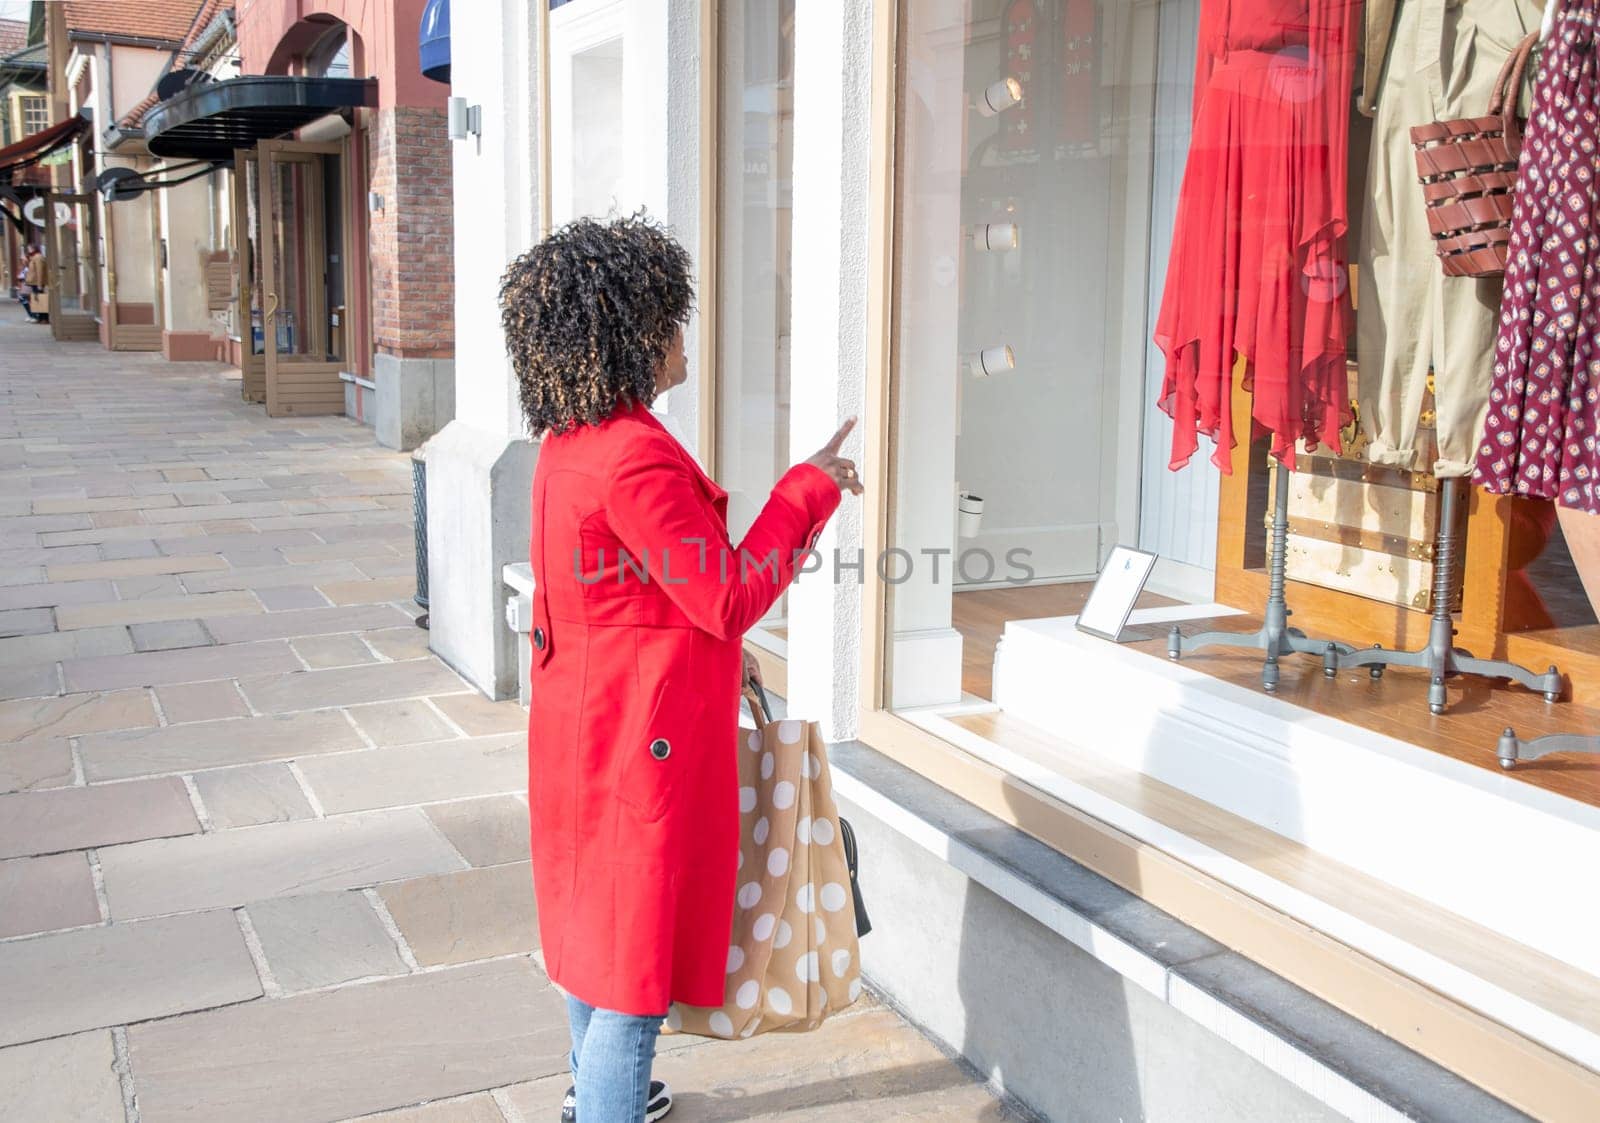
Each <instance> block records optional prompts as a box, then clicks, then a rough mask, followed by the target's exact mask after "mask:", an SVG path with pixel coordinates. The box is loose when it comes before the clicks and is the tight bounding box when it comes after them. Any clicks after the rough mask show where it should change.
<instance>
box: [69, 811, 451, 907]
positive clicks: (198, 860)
mask: <svg viewBox="0 0 1600 1123" xmlns="http://www.w3.org/2000/svg"><path fill="white" fill-rule="evenodd" d="M99 857H100V870H101V876H102V877H103V879H104V882H105V891H106V899H107V901H108V902H109V903H110V907H111V918H112V919H113V920H124V919H131V918H136V917H143V916H160V915H162V914H164V913H171V912H183V911H186V910H194V909H206V908H217V907H221V906H234V905H245V904H249V903H250V902H252V901H262V900H266V899H267V898H269V897H288V896H293V895H295V894H297V893H316V892H323V891H326V890H331V889H359V888H362V887H365V886H369V885H378V884H381V883H383V882H386V881H398V880H400V879H401V878H407V877H422V876H425V875H427V874H435V873H446V872H448V871H450V870H456V869H461V868H462V867H463V865H464V863H463V861H462V859H461V857H460V856H459V855H458V854H456V852H455V850H454V849H452V848H451V847H450V845H449V844H448V843H446V842H445V841H444V839H443V838H442V837H440V835H439V832H438V831H436V830H434V829H433V826H432V824H431V823H429V822H428V819H427V816H425V815H424V814H423V813H422V812H421V811H420V810H419V809H417V808H415V807H407V808H402V809H397V810H392V811H370V812H364V813H361V814H356V815H335V816H332V817H330V818H327V819H303V820H299V821H297V822H292V823H269V824H267V825H266V826H260V827H250V828H248V829H245V830H232V831H217V832H215V833H213V834H203V835H193V836H190V837H188V838H172V839H158V840H155V841H152V842H137V843H133V844H131V845H128V846H112V847H107V848H106V849H104V850H102V851H100V855H99Z"/></svg>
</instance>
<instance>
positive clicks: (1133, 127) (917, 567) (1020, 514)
mask: <svg viewBox="0 0 1600 1123" xmlns="http://www.w3.org/2000/svg"><path fill="white" fill-rule="evenodd" d="M1160 9H1161V5H1157V4H1137V5H1135V4H1119V3H1110V2H1097V0H1010V2H1005V0H972V2H970V3H966V2H958V0H930V2H927V3H914V4H908V5H906V6H905V8H904V13H905V18H904V20H903V22H902V27H901V42H902V43H903V46H904V52H905V57H904V62H903V65H902V67H901V69H900V75H899V78H900V81H901V83H902V89H901V91H900V96H899V102H900V106H901V123H900V132H899V139H900V143H901V145H902V148H901V152H900V154H899V157H898V182H897V184H896V192H897V200H896V214H897V231H896V235H897V244H896V249H895V253H896V285H897V305H896V316H895V329H894V330H895V337H894V341H895V349H896V357H895V370H894V376H893V377H894V385H895V392H894V401H895V413H894V419H893V423H894V425H895V430H896V435H895V438H894V440H893V442H892V447H893V448H894V449H895V456H896V463H895V465H894V470H895V479H894V485H893V487H894V507H893V512H892V515H891V533H892V545H893V546H894V547H896V548H898V549H899V550H902V551H905V554H904V555H900V556H899V558H900V564H899V565H897V567H896V570H895V574H894V580H893V581H892V583H891V587H890V590H889V599H890V605H891V617H890V623H891V628H892V631H893V633H894V641H893V652H892V657H891V659H890V668H889V675H890V695H891V699H892V702H893V704H894V705H895V706H897V707H904V706H912V705H935V704H946V703H953V702H957V701H959V700H960V698H961V696H962V694H963V692H966V693H969V694H980V695H983V696H988V692H989V681H988V670H987V668H988V667H989V666H990V665H992V654H993V647H994V641H995V638H996V637H997V636H998V631H999V627H1000V625H1001V623H1002V622H1003V620H1004V619H1006V618H1019V617H1029V616H1034V617H1037V616H1052V615H1060V614H1062V612H1063V611H1066V609H1065V608H1063V607H1062V606H1063V603H1064V599H1066V600H1070V597H1071V596H1072V595H1073V593H1074V591H1075V590H1076V589H1078V588H1084V589H1086V586H1074V585H1070V584H1067V583H1071V582H1082V581H1085V580H1087V579H1090V578H1092V577H1093V576H1094V575H1095V574H1096V573H1097V572H1098V570H1099V566H1100V562H1101V559H1102V557H1103V556H1104V554H1105V552H1106V551H1108V550H1109V549H1110V548H1111V547H1112V546H1113V545H1115V544H1116V543H1117V542H1118V541H1119V540H1127V541H1133V540H1134V539H1135V537H1136V535H1137V533H1138V528H1137V514H1138V483H1137V471H1136V466H1137V456H1138V451H1139V422H1140V418H1141V416H1142V412H1143V411H1142V394H1141V389H1142V386H1143V380H1144V374H1145V370H1144V366H1145V361H1146V355H1145V342H1144V341H1145V334H1146V332H1145V326H1146V308H1145V305H1146V284H1147V277H1148V263H1149V259H1150V252H1151V251H1150V234H1151V226H1152V221H1151V191H1152V182H1153V178H1152V170H1151V168H1152V162H1151V159H1152V158H1151V152H1152V140H1153V135H1154V130H1155V127H1156V122H1155V105H1156V101H1155V97H1154V88H1155V71H1156V65H1157V61H1156V60H1157V57H1158V52H1157V46H1158V36H1157V22H1158V19H1159V14H1160ZM1182 110H1183V111H1186V110H1187V106H1183V107H1182ZM1024 232H1026V236H1025V237H1024V236H1023V233H1024ZM1130 465H1131V466H1132V470H1123V469H1125V468H1126V467H1127V466H1130ZM958 493H967V494H969V495H972V496H982V497H983V501H982V521H981V523H979V522H978V520H977V518H976V516H975V514H974V513H973V512H971V511H968V512H965V516H966V517H965V518H964V519H962V520H961V523H960V526H961V530H962V532H963V533H962V534H961V535H958V515H959V514H960V513H959V512H958ZM906 557H909V559H910V564H909V565H907V564H905V559H906ZM975 672H976V673H975Z"/></svg>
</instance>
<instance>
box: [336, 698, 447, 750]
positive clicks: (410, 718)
mask: <svg viewBox="0 0 1600 1123" xmlns="http://www.w3.org/2000/svg"><path fill="white" fill-rule="evenodd" d="M345 712H346V713H348V714H349V715H350V717H351V718H352V719H354V721H355V723H356V724H357V725H358V726H360V727H361V731H362V732H363V733H365V734H366V735H367V736H368V737H370V738H371V739H372V742H373V744H375V745H383V746H387V747H396V746H400V745H417V744H421V743H422V742H424V741H448V740H449V739H450V738H452V737H455V736H457V734H456V731H455V728H454V727H453V726H452V725H451V724H450V723H449V722H447V721H446V720H445V719H444V718H443V717H441V716H440V714H439V712H438V711H437V710H435V709H434V708H433V707H432V706H430V705H429V704H428V703H427V701H425V700H424V699H421V698H407V699H402V700H401V701H398V702H372V703H368V704H366V705H362V706H350V707H348V708H347V709H346V710H345Z"/></svg>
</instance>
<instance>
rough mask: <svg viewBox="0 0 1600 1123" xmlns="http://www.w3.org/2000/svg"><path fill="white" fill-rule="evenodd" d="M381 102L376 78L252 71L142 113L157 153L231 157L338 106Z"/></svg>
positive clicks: (192, 88) (146, 133)
mask: <svg viewBox="0 0 1600 1123" xmlns="http://www.w3.org/2000/svg"><path fill="white" fill-rule="evenodd" d="M377 104H378V81H377V79H375V78H295V77H289V76H285V75H279V74H252V75H250V76H248V77H244V78H230V79H228V80H227V81H226V82H206V83H203V84H200V85H196V86H190V87H189V88H188V89H186V90H184V91H183V92H182V93H180V94H178V95H176V96H175V97H171V98H168V99H167V100H166V101H163V102H161V103H160V104H158V105H157V106H156V107H155V108H153V109H151V110H150V111H149V112H148V113H146V114H145V117H144V136H145V143H146V144H147V145H148V146H149V148H150V151H151V153H152V154H153V155H156V156H164V157H172V158H182V159H187V160H228V159H232V157H233V150H234V149H235V148H249V147H251V146H253V145H254V144H255V143H256V142H257V141H258V140H271V139H273V138H275V137H281V136H284V135H285V134H287V133H290V132H293V131H294V130H295V129H298V128H300V127H301V126H303V125H309V124H310V123H311V122H312V121H315V120H316V119H317V118H319V117H324V116H326V115H327V114H329V113H332V112H334V111H335V110H338V109H349V108H353V107H355V106H363V105H365V106H375V105H377Z"/></svg>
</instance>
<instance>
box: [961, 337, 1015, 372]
mask: <svg viewBox="0 0 1600 1123" xmlns="http://www.w3.org/2000/svg"><path fill="white" fill-rule="evenodd" d="M966 363H967V370H968V372H970V373H971V375H972V377H974V378H992V377H993V376H995V375H997V374H1004V373H1005V372H1007V371H1011V370H1015V369H1017V354H1016V352H1015V351H1013V350H1011V346H1010V344H1002V345H1001V346H999V347H986V348H984V349H983V350H982V351H974V352H973V353H972V354H970V355H968V356H967V357H966Z"/></svg>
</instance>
